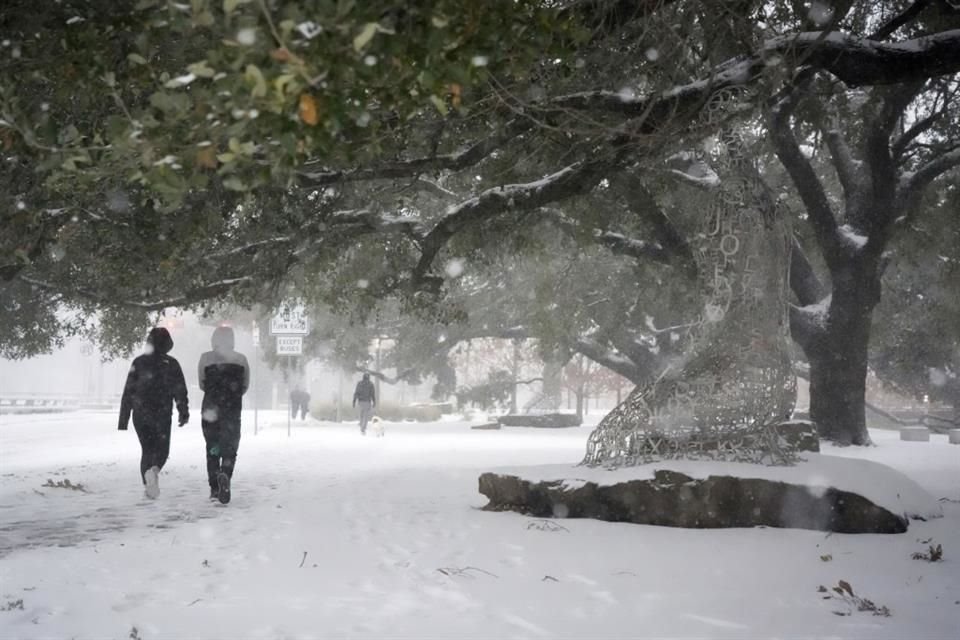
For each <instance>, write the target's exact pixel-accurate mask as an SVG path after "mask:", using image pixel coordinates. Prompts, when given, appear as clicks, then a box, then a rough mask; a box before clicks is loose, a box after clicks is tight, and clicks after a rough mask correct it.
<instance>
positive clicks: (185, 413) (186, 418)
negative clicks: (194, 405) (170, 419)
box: [177, 411, 190, 427]
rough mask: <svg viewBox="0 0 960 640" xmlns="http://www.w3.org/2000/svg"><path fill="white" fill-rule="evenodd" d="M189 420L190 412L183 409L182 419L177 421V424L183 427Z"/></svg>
mask: <svg viewBox="0 0 960 640" xmlns="http://www.w3.org/2000/svg"><path fill="white" fill-rule="evenodd" d="M189 420H190V412H189V411H183V412H181V413H180V420H178V421H177V426H178V427H182V426H183V425H185V424H187V422H188V421H189Z"/></svg>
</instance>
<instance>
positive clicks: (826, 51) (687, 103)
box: [538, 29, 960, 133]
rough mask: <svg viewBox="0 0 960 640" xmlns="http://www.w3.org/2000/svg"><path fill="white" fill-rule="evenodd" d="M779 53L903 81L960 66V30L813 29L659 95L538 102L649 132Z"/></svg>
mask: <svg viewBox="0 0 960 640" xmlns="http://www.w3.org/2000/svg"><path fill="white" fill-rule="evenodd" d="M778 56H779V57H780V58H781V59H782V60H783V62H784V64H785V65H788V66H796V65H802V66H804V67H806V68H811V69H815V70H821V71H828V72H829V73H831V74H833V75H834V76H836V77H837V78H839V79H840V80H842V81H843V82H845V83H846V84H848V85H850V86H867V85H889V84H902V83H906V82H914V81H918V80H926V79H928V78H932V77H936V76H941V75H948V74H952V73H957V72H958V71H960V29H954V30H951V31H943V32H940V33H936V34H933V35H930V36H923V37H920V38H914V39H912V40H906V41H904V42H896V43H881V42H875V41H872V40H869V39H866V38H859V37H857V36H853V35H849V34H845V33H841V32H829V33H827V32H822V31H807V32H802V33H797V34H793V35H786V36H780V37H777V38H773V39H771V40H767V41H766V42H765V43H764V44H763V46H762V47H761V48H760V50H759V51H758V52H757V53H756V54H755V55H753V56H751V57H750V58H747V59H745V60H738V59H734V60H730V61H727V62H725V63H723V64H722V65H720V66H719V67H718V68H716V69H715V70H714V72H713V73H712V74H711V75H710V76H709V77H707V78H704V79H701V80H697V81H695V82H691V83H689V84H685V85H680V86H677V87H673V88H671V89H669V90H667V91H663V92H661V93H659V94H656V95H653V96H644V97H636V98H631V97H629V96H624V95H623V93H622V92H619V91H607V90H602V91H585V92H581V93H574V94H569V95H565V96H559V97H556V98H553V99H550V100H548V101H546V102H544V103H542V105H538V106H542V108H545V109H550V108H559V109H574V110H584V111H604V112H608V113H614V114H621V115H624V116H627V117H640V116H645V120H644V125H643V127H642V128H641V129H640V132H641V133H649V132H652V131H655V130H657V129H658V128H659V127H661V126H662V125H663V123H664V122H666V121H667V120H669V119H671V118H674V117H678V116H681V117H682V116H684V115H687V116H688V115H689V114H690V113H695V112H697V111H699V109H700V106H701V105H702V104H703V103H704V101H705V100H706V98H707V97H708V96H709V95H710V94H712V93H714V92H715V91H718V90H721V89H725V88H728V87H745V86H749V85H751V84H753V82H754V81H756V80H757V79H758V78H759V77H760V75H761V74H762V73H763V72H764V71H765V70H766V69H767V68H768V67H769V64H768V62H769V60H770V59H771V58H773V57H778Z"/></svg>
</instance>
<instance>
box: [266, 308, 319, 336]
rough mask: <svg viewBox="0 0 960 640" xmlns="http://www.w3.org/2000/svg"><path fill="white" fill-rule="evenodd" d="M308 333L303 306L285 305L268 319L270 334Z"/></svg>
mask: <svg viewBox="0 0 960 640" xmlns="http://www.w3.org/2000/svg"><path fill="white" fill-rule="evenodd" d="M308 333H310V328H309V325H308V322H307V314H306V311H305V310H304V308H303V307H294V306H285V307H282V308H281V310H280V312H279V313H277V315H275V316H273V317H272V318H271V319H270V334H271V335H294V336H305V335H307V334H308Z"/></svg>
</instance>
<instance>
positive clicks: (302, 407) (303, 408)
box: [290, 400, 307, 420]
mask: <svg viewBox="0 0 960 640" xmlns="http://www.w3.org/2000/svg"><path fill="white" fill-rule="evenodd" d="M290 408H291V413H290V416H291V417H292V418H293V419H294V420H296V419H297V412H298V411H299V412H300V419H301V420H306V419H307V403H306V402H304V401H303V400H295V401H293V402H291V403H290Z"/></svg>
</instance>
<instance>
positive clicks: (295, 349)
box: [277, 336, 303, 356]
mask: <svg viewBox="0 0 960 640" xmlns="http://www.w3.org/2000/svg"><path fill="white" fill-rule="evenodd" d="M277 355H278V356H299V355H303V338H302V337H300V336H277Z"/></svg>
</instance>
